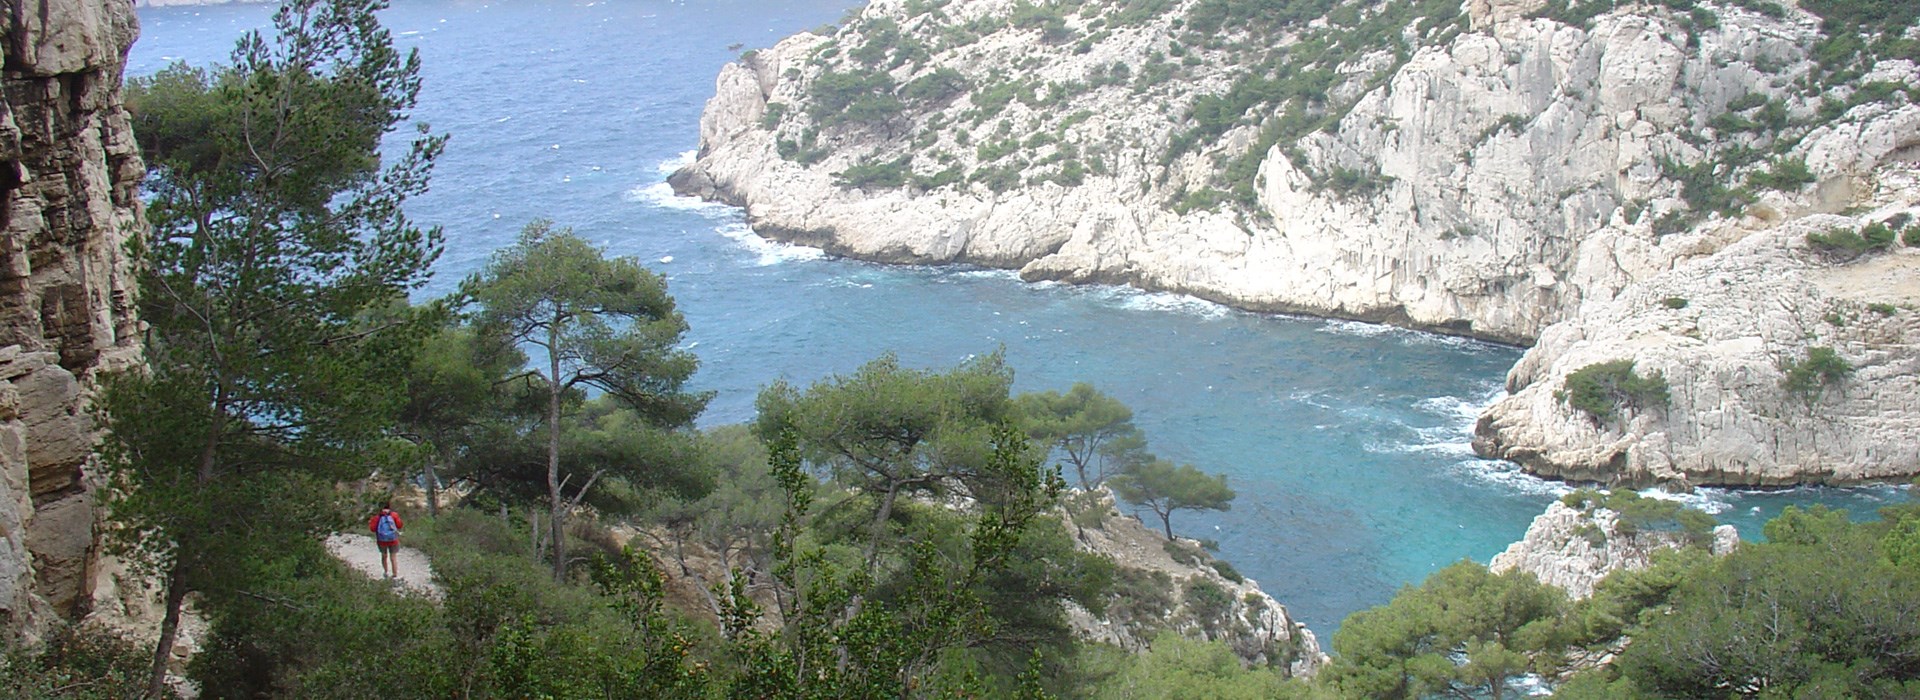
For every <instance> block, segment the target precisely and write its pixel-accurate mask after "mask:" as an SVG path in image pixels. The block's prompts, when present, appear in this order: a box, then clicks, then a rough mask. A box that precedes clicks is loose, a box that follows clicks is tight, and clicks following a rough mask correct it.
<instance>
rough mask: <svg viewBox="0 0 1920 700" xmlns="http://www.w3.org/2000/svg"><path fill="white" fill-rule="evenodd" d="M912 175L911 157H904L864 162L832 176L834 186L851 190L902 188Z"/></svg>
mask: <svg viewBox="0 0 1920 700" xmlns="http://www.w3.org/2000/svg"><path fill="white" fill-rule="evenodd" d="M912 174H913V156H912V155H904V156H900V157H899V158H895V159H893V160H889V161H881V162H875V161H866V162H862V163H858V164H856V165H853V166H849V167H848V168H847V169H846V170H842V171H840V172H837V173H834V174H833V181H834V184H836V185H839V186H841V187H845V188H851V189H862V190H864V189H869V188H879V189H889V188H894V187H904V186H906V184H907V178H908V177H909V176H911V175H912Z"/></svg>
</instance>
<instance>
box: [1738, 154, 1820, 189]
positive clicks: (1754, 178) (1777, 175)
mask: <svg viewBox="0 0 1920 700" xmlns="http://www.w3.org/2000/svg"><path fill="white" fill-rule="evenodd" d="M1815 179H1816V178H1814V176H1813V171H1812V170H1809V169H1808V168H1807V161H1806V160H1805V159H1803V158H1788V159H1785V160H1780V161H1777V162H1775V163H1774V164H1773V168H1772V169H1771V170H1767V171H1765V172H1756V173H1753V174H1751V175H1748V176H1747V184H1749V185H1752V186H1754V187H1759V188H1764V189H1769V190H1781V191H1793V190H1797V189H1800V186H1801V185H1806V184H1811V183H1813V182H1814V180H1815Z"/></svg>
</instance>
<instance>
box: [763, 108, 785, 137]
mask: <svg viewBox="0 0 1920 700" xmlns="http://www.w3.org/2000/svg"><path fill="white" fill-rule="evenodd" d="M786 116H787V105H786V103H784V102H768V103H767V111H765V112H761V113H760V128H762V129H766V130H768V131H772V130H774V129H775V128H777V127H779V126H780V120H781V119H784V118H786Z"/></svg>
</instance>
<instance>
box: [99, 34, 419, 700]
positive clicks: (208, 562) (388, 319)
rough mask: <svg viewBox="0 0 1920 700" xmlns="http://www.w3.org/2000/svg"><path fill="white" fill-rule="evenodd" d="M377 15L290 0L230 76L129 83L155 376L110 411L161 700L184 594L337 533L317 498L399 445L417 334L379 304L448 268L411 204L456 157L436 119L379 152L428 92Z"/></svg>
mask: <svg viewBox="0 0 1920 700" xmlns="http://www.w3.org/2000/svg"><path fill="white" fill-rule="evenodd" d="M384 6H385V3H384V2H381V1H379V0H340V1H337V2H326V3H322V2H316V1H314V0H305V1H299V2H289V3H286V4H284V5H282V6H281V7H280V9H279V11H278V12H276V13H275V15H274V19H273V27H274V32H272V33H271V34H267V33H262V32H258V31H255V32H249V33H248V34H247V35H246V36H245V37H244V38H242V40H241V41H240V43H239V45H238V46H237V48H236V49H235V50H234V53H233V64H232V65H230V66H225V67H220V68H217V69H214V70H211V71H208V70H196V69H192V68H187V67H184V66H174V67H171V68H168V69H167V70H165V71H162V72H161V73H160V74H159V75H157V76H155V77H154V78H152V79H149V80H143V81H135V82H134V83H133V84H132V85H131V86H130V87H129V89H128V98H127V100H128V108H129V111H130V112H131V113H132V114H133V116H134V122H135V132H136V134H137V135H138V139H139V145H140V148H141V153H142V155H143V156H144V157H145V158H146V159H147V162H148V163H149V164H150V165H151V168H152V169H151V171H150V173H149V176H148V180H147V182H146V186H147V191H148V193H149V196H150V203H149V206H148V209H147V213H148V220H149V222H150V223H151V224H152V233H151V236H150V237H149V238H148V239H147V240H146V241H145V245H144V246H142V247H141V248H139V249H137V250H136V251H135V253H136V254H137V256H138V257H139V259H140V260H141V264H139V265H138V266H137V267H136V269H137V270H138V276H139V286H140V291H139V297H138V301H139V307H140V314H141V318H142V319H143V320H144V321H145V322H146V324H147V330H146V332H145V337H144V338H143V341H144V343H145V348H146V354H147V359H148V367H149V369H148V371H146V372H133V373H128V374H125V375H122V376H120V377H117V378H115V379H114V380H112V381H110V382H108V384H107V387H106V391H105V392H104V395H103V396H102V398H101V400H100V402H99V405H100V407H101V409H102V415H104V416H105V417H106V423H107V425H108V427H109V428H110V429H111V433H110V434H111V436H112V437H111V439H110V440H109V442H108V443H107V445H106V446H105V447H104V448H103V449H104V451H105V457H106V459H105V460H104V462H105V463H106V464H107V466H108V468H109V469H111V470H112V477H111V478H109V479H108V481H109V483H111V484H113V485H114V487H115V488H114V490H113V491H112V492H111V493H110V495H109V496H108V498H107V501H108V506H109V508H110V509H111V512H112V514H113V519H114V522H113V530H114V533H115V535H116V538H115V541H116V542H117V543H118V544H119V546H120V548H121V549H122V550H124V551H126V552H128V553H130V554H133V555H135V559H136V560H137V561H140V562H144V563H146V564H149V565H151V566H153V567H155V568H156V569H157V570H159V571H161V572H164V586H165V589H166V604H165V606H166V615H165V620H164V622H163V623H162V627H161V633H160V640H159V644H158V645H157V646H156V649H155V652H154V657H153V666H152V679H151V688H150V690H151V691H152V692H154V693H158V691H159V687H160V685H161V683H162V681H163V677H164V672H165V664H166V662H167V660H168V658H169V657H170V655H171V650H172V647H173V640H174V636H175V633H176V631H177V629H178V621H179V609H180V606H181V602H182V601H183V600H184V597H185V595H186V594H187V593H188V592H190V591H198V592H201V593H204V594H208V595H219V594H221V593H223V592H228V591H235V590H239V589H241V588H242V587H243V586H244V585H245V583H246V581H248V580H249V576H248V572H249V571H252V570H254V569H255V568H256V567H261V566H267V562H269V561H271V560H273V559H274V557H273V555H274V554H275V552H273V551H271V550H272V548H273V547H276V546H277V545H276V544H274V543H277V542H282V541H285V540H288V539H292V540H295V541H298V540H300V539H303V538H305V539H311V537H310V536H311V535H313V534H316V533H319V532H324V531H325V530H326V529H328V525H329V524H330V523H329V521H328V517H327V516H328V511H327V509H326V507H325V505H326V504H325V500H326V497H325V495H324V494H325V493H326V492H325V491H319V490H315V489H314V488H312V487H313V486H315V485H316V484H325V483H328V482H330V481H332V480H334V479H337V478H343V477H346V476H347V475H350V474H351V473H352V471H353V469H352V466H353V465H355V464H356V463H361V464H364V460H365V455H366V451H367V450H368V448H369V447H370V446H371V445H372V443H374V442H376V441H378V440H379V439H380V438H381V437H383V436H384V435H386V434H387V432H388V431H389V429H390V428H391V426H392V423H393V417H394V413H395V411H396V409H397V408H398V407H399V404H400V402H401V398H402V397H401V395H400V392H398V391H397V390H396V388H397V387H400V386H403V385H404V381H402V380H401V377H402V373H403V371H404V370H405V368H406V367H407V365H408V364H409V362H410V359H409V358H410V357H411V355H412V350H413V348H414V347H415V345H416V343H417V340H418V338H419V337H420V335H422V334H423V333H424V330H425V328H426V323H425V321H426V320H427V319H426V315H425V314H415V313H405V314H399V315H392V314H380V313H377V311H379V310H380V309H382V308H384V307H386V306H387V305H389V304H391V303H392V302H394V301H395V300H397V299H403V298H404V297H405V295H406V294H407V293H408V292H410V291H412V290H414V289H417V288H418V287H419V286H420V285H421V284H423V283H424V282H425V281H426V280H427V277H428V272H429V271H428V266H429V265H430V264H431V263H432V262H433V260H434V259H435V258H436V257H437V256H438V255H439V252H440V247H441V238H440V232H439V230H438V229H431V228H425V229H423V228H421V227H419V226H417V225H415V224H414V223H413V222H412V221H410V220H409V219H408V218H407V216H406V215H405V214H404V212H403V208H402V206H401V205H402V204H403V203H404V202H405V201H406V200H407V199H408V198H409V197H411V196H413V195H416V194H419V193H420V192H422V191H423V190H425V188H426V185H427V177H428V173H429V172H430V171H431V169H432V165H433V162H434V159H435V158H436V157H437V156H438V155H439V154H440V152H441V149H442V147H443V146H444V144H445V138H444V137H441V136H431V135H428V133H427V130H426V127H425V126H424V125H423V126H420V127H419V128H418V131H419V135H418V136H416V137H415V138H414V140H413V141H412V142H411V146H410V148H407V149H403V150H401V151H399V152H398V153H397V155H396V157H395V158H393V159H392V160H391V161H387V160H383V159H382V157H381V156H380V151H379V146H380V142H381V139H382V137H384V136H386V135H387V134H388V133H390V132H392V131H394V130H395V128H396V127H397V126H399V125H400V124H402V123H403V122H405V121H406V120H407V118H408V112H409V110H410V109H411V108H412V107H413V104H414V101H415V99H416V97H417V96H418V93H419V87H420V84H419V79H418V72H419V60H418V57H417V56H415V55H414V54H412V53H408V54H401V53H399V52H398V51H396V50H395V49H394V48H393V46H392V41H391V37H390V36H389V35H388V32H387V31H386V30H385V29H384V28H382V27H381V26H380V25H379V22H378V20H377V18H376V17H375V16H374V12H375V11H376V10H378V9H380V8H382V7H384ZM343 469H344V471H343ZM236 531H247V532H249V536H247V537H237V536H234V535H233V534H232V533H234V532H236Z"/></svg>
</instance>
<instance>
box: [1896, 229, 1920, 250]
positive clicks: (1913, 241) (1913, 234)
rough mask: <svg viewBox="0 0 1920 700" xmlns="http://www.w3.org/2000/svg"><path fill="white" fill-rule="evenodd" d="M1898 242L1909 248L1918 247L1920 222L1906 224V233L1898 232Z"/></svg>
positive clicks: (1919, 246)
mask: <svg viewBox="0 0 1920 700" xmlns="http://www.w3.org/2000/svg"><path fill="white" fill-rule="evenodd" d="M1900 242H1901V243H1905V244H1907V247H1909V248H1920V224H1914V225H1912V226H1908V227H1907V231H1906V233H1902V234H1900Z"/></svg>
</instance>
